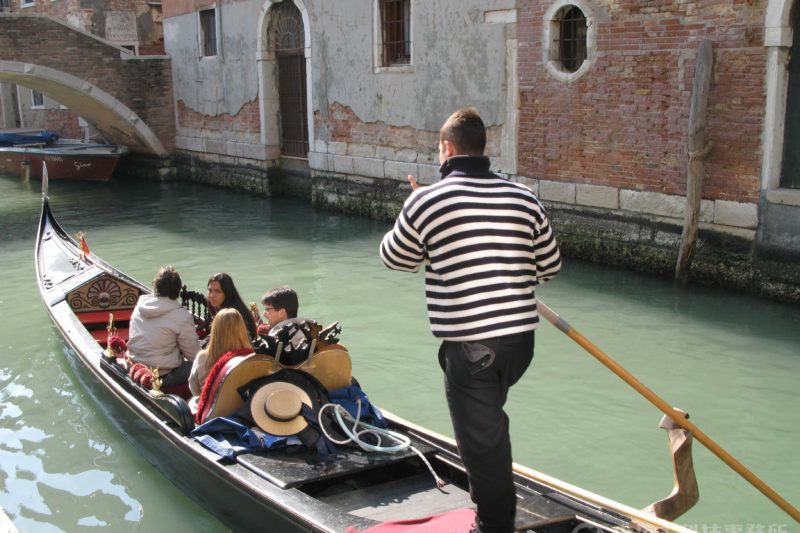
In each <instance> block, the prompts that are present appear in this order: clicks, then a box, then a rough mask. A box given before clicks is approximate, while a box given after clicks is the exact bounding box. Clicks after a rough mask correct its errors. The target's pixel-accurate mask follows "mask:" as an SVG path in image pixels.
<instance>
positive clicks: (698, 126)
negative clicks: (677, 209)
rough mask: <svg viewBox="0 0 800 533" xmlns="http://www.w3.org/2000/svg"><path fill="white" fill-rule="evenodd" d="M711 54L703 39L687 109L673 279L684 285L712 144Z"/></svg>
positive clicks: (686, 281)
mask: <svg viewBox="0 0 800 533" xmlns="http://www.w3.org/2000/svg"><path fill="white" fill-rule="evenodd" d="M713 65H714V56H713V53H712V49H711V41H710V40H708V39H704V40H703V41H701V42H700V48H699V49H698V50H697V60H696V61H695V67H694V85H693V86H692V104H691V108H690V110H689V135H688V139H687V142H686V149H687V150H686V151H687V156H688V164H687V171H686V213H685V214H684V219H683V234H682V235H681V248H680V251H679V252H678V262H677V264H676V266H675V282H676V283H677V284H678V285H679V286H680V287H686V285H687V283H688V281H689V266H690V265H691V262H692V255H693V254H694V249H695V244H696V242H697V233H698V223H699V220H700V200H701V199H702V188H703V175H704V174H705V164H704V160H705V158H706V156H707V155H708V153H709V152H710V151H711V146H712V143H706V115H707V111H708V93H709V88H710V87H711V70H712V68H713Z"/></svg>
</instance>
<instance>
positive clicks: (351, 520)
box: [35, 172, 688, 533]
mask: <svg viewBox="0 0 800 533" xmlns="http://www.w3.org/2000/svg"><path fill="white" fill-rule="evenodd" d="M45 175H46V172H45ZM46 189H47V179H46V178H45V179H44V180H43V194H42V211H41V219H40V223H39V229H38V235H37V241H36V252H35V263H36V273H37V280H38V285H39V289H40V292H41V296H42V300H43V302H44V304H45V307H46V309H47V312H48V314H49V315H50V318H51V319H52V322H53V325H54V327H55V329H56V330H57V331H58V333H59V334H60V336H61V337H62V339H63V343H64V346H65V350H64V351H65V353H66V355H67V358H68V361H69V364H70V366H71V367H72V369H73V371H74V373H75V375H76V376H77V377H78V378H79V380H80V381H81V383H82V385H84V386H85V387H86V389H87V390H88V391H89V392H90V394H91V396H92V397H93V398H94V400H95V401H96V402H97V405H98V406H99V408H100V409H101V410H102V411H103V412H104V413H105V414H106V415H107V416H108V417H109V418H110V420H111V421H112V422H113V424H114V425H115V426H116V427H117V428H118V429H119V430H120V431H121V432H122V433H123V435H125V437H126V438H128V439H129V440H130V441H131V442H132V443H133V444H134V446H135V447H136V448H137V449H138V450H139V451H140V452H141V453H142V454H143V455H144V456H145V458H146V459H147V460H148V461H149V462H150V463H152V464H153V465H154V466H155V467H156V468H157V469H158V470H160V471H161V473H162V474H163V475H164V476H165V477H166V478H168V479H169V480H170V481H171V482H173V483H174V484H175V485H176V486H177V487H178V488H179V489H181V490H183V491H184V492H185V493H186V494H187V495H189V496H190V497H191V498H192V499H193V500H194V501H196V502H197V503H198V504H199V505H200V506H201V507H203V508H204V509H207V510H208V511H210V512H211V513H212V514H214V515H215V516H216V517H218V519H219V520H220V521H221V522H223V523H224V524H226V525H227V526H228V527H230V528H232V529H234V530H245V529H248V530H260V531H270V532H283V531H287V532H288V531H291V532H294V531H315V532H317V531H318V532H331V533H333V532H344V531H348V530H350V531H365V530H369V529H370V528H373V527H375V526H378V525H380V524H382V523H385V522H388V521H402V520H411V519H418V518H421V517H429V516H433V515H442V516H447V515H448V514H453V513H458V512H460V511H463V510H464V509H470V508H471V507H472V503H471V501H470V498H469V493H468V488H467V481H466V476H465V474H464V468H463V465H462V463H461V460H460V458H459V455H458V452H457V448H456V446H455V443H454V442H453V441H452V440H451V439H449V438H447V437H444V436H441V435H438V434H436V433H434V432H432V431H430V430H427V429H425V428H421V427H418V426H416V425H414V424H412V423H410V422H407V421H404V420H403V419H401V418H399V417H397V416H394V415H391V414H390V413H386V412H384V415H385V417H386V419H387V420H388V422H389V425H390V429H392V430H394V431H397V432H400V433H402V434H404V435H406V436H408V437H409V438H410V440H411V442H412V443H413V446H414V447H415V448H417V449H418V450H419V451H420V452H421V453H422V455H424V457H425V458H426V459H427V461H428V462H429V463H430V465H431V466H432V468H433V470H435V471H436V472H437V474H438V475H439V476H440V477H441V478H442V479H443V480H444V481H446V482H447V484H446V485H445V486H444V487H443V488H438V487H437V485H436V483H435V482H434V479H433V478H432V477H431V475H430V473H429V472H428V468H427V466H426V465H425V464H424V462H423V461H422V460H421V459H420V457H419V456H418V455H416V454H415V453H412V452H411V451H408V450H406V451H402V452H397V453H367V452H364V451H362V450H361V449H358V448H355V447H348V446H340V447H338V449H337V451H336V453H335V454H334V456H333V458H329V459H328V460H326V461H320V460H319V458H318V457H316V454H315V452H312V451H309V450H306V449H305V448H304V447H301V446H287V447H284V448H278V449H275V450H268V451H259V452H255V453H245V454H242V455H239V456H236V457H235V458H233V459H231V458H223V457H220V456H219V455H217V454H215V453H213V452H211V451H210V450H209V449H207V448H206V447H204V446H202V445H201V444H200V443H199V442H198V440H197V439H196V438H194V437H192V436H191V435H190V432H191V430H192V429H193V428H194V418H193V416H192V413H191V411H190V408H189V406H188V404H187V402H186V401H185V399H184V398H182V397H180V396H178V395H174V394H161V395H154V394H153V393H152V391H150V390H147V389H145V388H143V387H142V386H141V385H140V384H139V383H137V382H135V381H133V380H132V379H131V378H130V377H129V376H128V375H127V374H126V373H125V372H124V371H121V370H120V368H119V366H118V365H116V364H115V363H114V361H113V359H112V358H109V357H108V354H107V350H106V349H104V346H103V343H104V342H105V339H106V337H105V335H106V334H107V332H106V331H105V323H106V322H107V321H108V317H109V314H111V315H112V316H114V317H115V318H114V321H115V326H116V327H117V328H118V331H124V327H125V325H126V322H125V320H126V318H127V317H129V316H130V312H131V310H132V309H133V307H134V306H135V304H136V301H137V298H138V296H139V295H140V294H143V293H147V292H149V291H150V289H149V288H148V287H146V286H145V285H143V284H141V283H139V282H138V281H136V280H134V279H132V278H131V277H129V276H127V275H125V274H124V273H123V272H121V271H119V270H117V269H116V268H114V267H113V266H111V265H109V264H108V263H106V262H105V261H103V260H102V259H101V258H99V257H97V256H96V255H95V254H93V253H91V252H87V251H86V249H85V248H82V247H81V243H79V242H78V241H76V239H74V238H72V237H71V236H70V235H68V234H67V233H66V232H65V231H64V230H63V229H62V228H61V226H60V225H59V224H58V222H57V221H56V219H55V218H54V216H53V213H52V212H51V209H50V206H49V201H48V196H47V191H46ZM365 388H366V389H368V387H365ZM515 481H516V484H517V495H518V502H519V503H518V512H517V526H518V530H520V531H541V532H572V531H609V532H610V531H616V532H620V531H688V530H686V529H685V528H683V527H681V526H679V525H676V524H673V523H671V522H668V521H666V520H663V519H660V518H657V517H656V516H654V515H652V514H649V513H645V512H642V511H638V510H636V509H632V508H630V507H627V506H625V505H623V504H620V503H617V502H613V501H611V500H608V499H605V498H603V497H600V496H597V495H594V494H591V493H589V492H588V491H584V490H581V489H578V488H576V487H572V486H570V485H568V484H566V483H563V482H560V481H558V480H556V479H553V478H549V477H548V476H546V475H544V474H541V473H539V472H536V471H534V470H532V469H529V468H525V467H521V466H515ZM351 528H352V529H351ZM468 529H469V528H468V527H467V529H465V531H466V530H468ZM409 531H413V529H409Z"/></svg>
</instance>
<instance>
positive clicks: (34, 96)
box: [31, 89, 44, 107]
mask: <svg viewBox="0 0 800 533" xmlns="http://www.w3.org/2000/svg"><path fill="white" fill-rule="evenodd" d="M31 107H44V95H43V94H42V93H40V92H39V91H34V90H33V89H31Z"/></svg>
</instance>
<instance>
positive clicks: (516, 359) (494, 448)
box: [439, 331, 534, 533]
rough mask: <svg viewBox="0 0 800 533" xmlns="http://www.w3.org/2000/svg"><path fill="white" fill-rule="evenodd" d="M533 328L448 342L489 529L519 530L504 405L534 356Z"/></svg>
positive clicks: (493, 532)
mask: <svg viewBox="0 0 800 533" xmlns="http://www.w3.org/2000/svg"><path fill="white" fill-rule="evenodd" d="M533 345H534V334H533V331H530V332H525V333H521V334H516V335H509V336H506V337H495V338H492V339H483V340H480V341H475V342H453V341H444V342H442V345H441V346H440V348H439V365H440V366H441V367H442V370H443V371H444V385H445V393H446V395H447V405H448V407H449V409H450V419H451V420H452V422H453V430H454V432H455V436H456V442H457V443H458V450H459V452H460V453H461V458H462V459H463V461H464V465H465V466H466V469H467V476H468V477H469V491H470V496H471V497H472V501H473V502H474V503H475V504H476V505H477V507H478V526H479V527H480V529H481V531H482V532H485V533H508V532H510V531H513V530H514V517H515V514H516V506H517V498H516V490H515V489H514V480H513V474H512V466H511V462H512V461H511V438H510V436H509V430H508V416H507V415H506V413H505V411H503V405H505V403H506V398H507V397H508V389H509V388H511V386H512V385H513V384H514V383H516V382H517V381H518V380H519V378H521V377H522V375H523V374H524V373H525V370H527V368H528V366H529V365H530V363H531V360H532V359H533Z"/></svg>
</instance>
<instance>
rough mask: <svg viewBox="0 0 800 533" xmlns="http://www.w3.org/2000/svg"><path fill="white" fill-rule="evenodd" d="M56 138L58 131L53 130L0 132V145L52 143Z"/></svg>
mask: <svg viewBox="0 0 800 533" xmlns="http://www.w3.org/2000/svg"><path fill="white" fill-rule="evenodd" d="M57 140H58V133H56V132H54V131H47V130H44V131H40V132H38V133H32V132H31V133H10V132H5V133H4V132H0V146H17V145H20V144H45V145H48V144H52V143H54V142H55V141H57Z"/></svg>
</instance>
